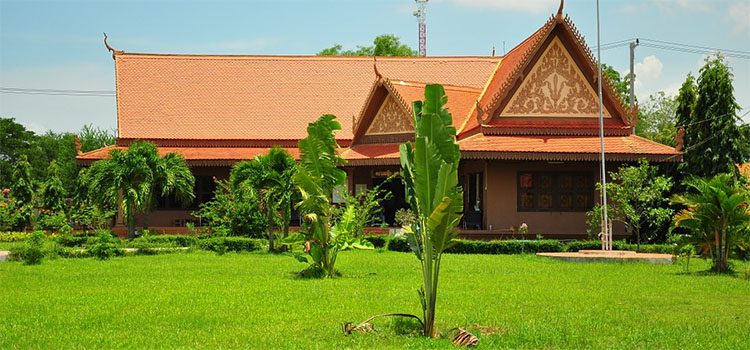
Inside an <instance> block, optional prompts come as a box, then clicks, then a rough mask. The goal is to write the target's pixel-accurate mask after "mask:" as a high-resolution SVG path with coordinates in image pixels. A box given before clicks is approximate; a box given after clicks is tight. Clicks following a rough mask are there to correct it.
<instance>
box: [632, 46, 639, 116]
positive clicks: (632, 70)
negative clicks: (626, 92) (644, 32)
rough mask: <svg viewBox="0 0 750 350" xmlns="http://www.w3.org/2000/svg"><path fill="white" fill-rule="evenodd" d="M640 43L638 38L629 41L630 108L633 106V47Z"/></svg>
mask: <svg viewBox="0 0 750 350" xmlns="http://www.w3.org/2000/svg"><path fill="white" fill-rule="evenodd" d="M639 44H640V40H638V38H635V41H634V42H632V43H630V109H633V108H635V48H636V46H638V45H639Z"/></svg>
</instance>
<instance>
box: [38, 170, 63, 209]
mask: <svg viewBox="0 0 750 350" xmlns="http://www.w3.org/2000/svg"><path fill="white" fill-rule="evenodd" d="M42 207H44V208H45V209H47V210H51V211H56V212H62V211H64V210H65V187H64V186H63V183H62V180H60V167H58V166H57V162H56V161H54V160H53V161H52V162H50V164H49V167H48V168H47V180H46V181H44V183H43V184H42Z"/></svg>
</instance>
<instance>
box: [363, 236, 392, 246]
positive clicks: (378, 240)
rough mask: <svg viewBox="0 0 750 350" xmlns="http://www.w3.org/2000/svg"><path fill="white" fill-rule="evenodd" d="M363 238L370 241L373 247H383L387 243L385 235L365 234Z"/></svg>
mask: <svg viewBox="0 0 750 350" xmlns="http://www.w3.org/2000/svg"><path fill="white" fill-rule="evenodd" d="M365 240H366V241H368V242H370V243H372V246H373V247H375V248H383V247H385V246H386V244H388V236H386V235H378V236H366V237H365Z"/></svg>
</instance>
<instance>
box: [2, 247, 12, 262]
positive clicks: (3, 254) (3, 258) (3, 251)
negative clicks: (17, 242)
mask: <svg viewBox="0 0 750 350" xmlns="http://www.w3.org/2000/svg"><path fill="white" fill-rule="evenodd" d="M8 254H10V252H9V251H6V250H0V261H5V260H6V259H8Z"/></svg>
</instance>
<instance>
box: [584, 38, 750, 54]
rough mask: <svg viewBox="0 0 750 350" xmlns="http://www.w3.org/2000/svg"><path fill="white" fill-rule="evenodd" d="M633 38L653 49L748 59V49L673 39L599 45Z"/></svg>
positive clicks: (614, 45) (602, 47)
mask: <svg viewBox="0 0 750 350" xmlns="http://www.w3.org/2000/svg"><path fill="white" fill-rule="evenodd" d="M635 40H639V41H640V44H641V45H643V46H645V47H651V48H654V49H661V50H671V51H678V52H685V53H694V54H704V55H706V54H714V53H721V54H722V55H724V56H726V57H733V58H741V59H750V51H742V50H733V49H722V48H717V47H709V46H701V45H691V44H683V43H677V42H673V41H666V40H657V39H648V38H631V39H623V40H617V41H613V42H609V43H606V44H602V45H601V46H600V47H601V49H602V50H611V49H616V48H619V47H623V46H627V45H628V44H630V43H631V42H633V41H635ZM594 49H596V47H594Z"/></svg>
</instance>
